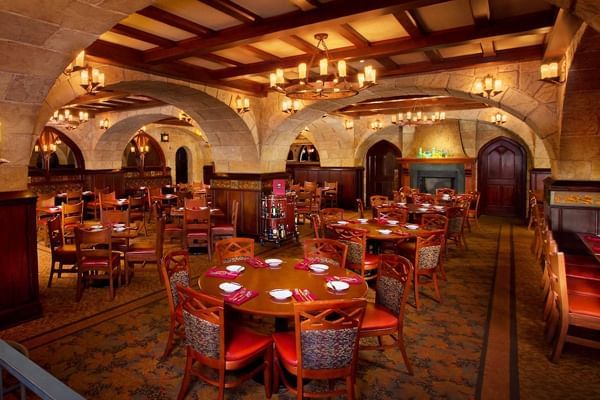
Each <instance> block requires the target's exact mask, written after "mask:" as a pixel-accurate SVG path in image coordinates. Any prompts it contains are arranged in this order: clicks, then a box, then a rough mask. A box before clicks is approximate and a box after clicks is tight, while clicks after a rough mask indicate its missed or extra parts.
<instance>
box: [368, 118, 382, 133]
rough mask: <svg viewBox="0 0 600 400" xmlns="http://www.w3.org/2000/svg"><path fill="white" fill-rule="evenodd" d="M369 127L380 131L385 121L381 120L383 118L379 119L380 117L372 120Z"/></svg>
mask: <svg viewBox="0 0 600 400" xmlns="http://www.w3.org/2000/svg"><path fill="white" fill-rule="evenodd" d="M369 127H370V128H371V129H373V130H374V131H378V130H380V129H382V128H383V122H381V120H379V119H376V120H374V121H371V124H370V125H369Z"/></svg>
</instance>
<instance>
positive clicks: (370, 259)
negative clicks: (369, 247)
mask: <svg viewBox="0 0 600 400" xmlns="http://www.w3.org/2000/svg"><path fill="white" fill-rule="evenodd" d="M380 261H381V259H380V258H379V256H378V255H376V254H370V253H367V254H365V265H374V264H375V265H378V264H379V262H380Z"/></svg>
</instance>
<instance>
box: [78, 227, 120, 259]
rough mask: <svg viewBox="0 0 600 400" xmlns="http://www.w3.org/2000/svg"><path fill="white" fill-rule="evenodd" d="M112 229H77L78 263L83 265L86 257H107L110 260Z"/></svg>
mask: <svg viewBox="0 0 600 400" xmlns="http://www.w3.org/2000/svg"><path fill="white" fill-rule="evenodd" d="M111 237H112V229H111V228H109V227H106V228H102V229H87V228H82V227H79V226H78V227H76V228H75V249H76V253H77V263H78V265H79V266H81V265H82V261H83V260H84V259H85V258H86V257H106V259H107V264H108V265H110V262H108V260H109V259H110V257H111V255H112V240H111Z"/></svg>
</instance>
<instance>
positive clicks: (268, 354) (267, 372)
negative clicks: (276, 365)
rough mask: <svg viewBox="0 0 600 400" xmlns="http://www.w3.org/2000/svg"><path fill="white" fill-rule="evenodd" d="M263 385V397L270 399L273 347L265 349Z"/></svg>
mask: <svg viewBox="0 0 600 400" xmlns="http://www.w3.org/2000/svg"><path fill="white" fill-rule="evenodd" d="M264 365H265V368H264V373H263V376H264V384H265V396H266V397H267V399H270V398H271V395H272V394H273V388H272V386H271V385H272V382H273V378H272V371H273V346H269V347H268V348H267V350H266V351H265V355H264Z"/></svg>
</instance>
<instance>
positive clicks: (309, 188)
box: [303, 181, 317, 192]
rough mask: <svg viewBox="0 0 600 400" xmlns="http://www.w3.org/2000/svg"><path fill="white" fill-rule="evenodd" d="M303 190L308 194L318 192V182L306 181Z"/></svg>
mask: <svg viewBox="0 0 600 400" xmlns="http://www.w3.org/2000/svg"><path fill="white" fill-rule="evenodd" d="M303 189H304V191H306V192H314V191H316V190H317V182H311V181H304V186H303Z"/></svg>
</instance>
